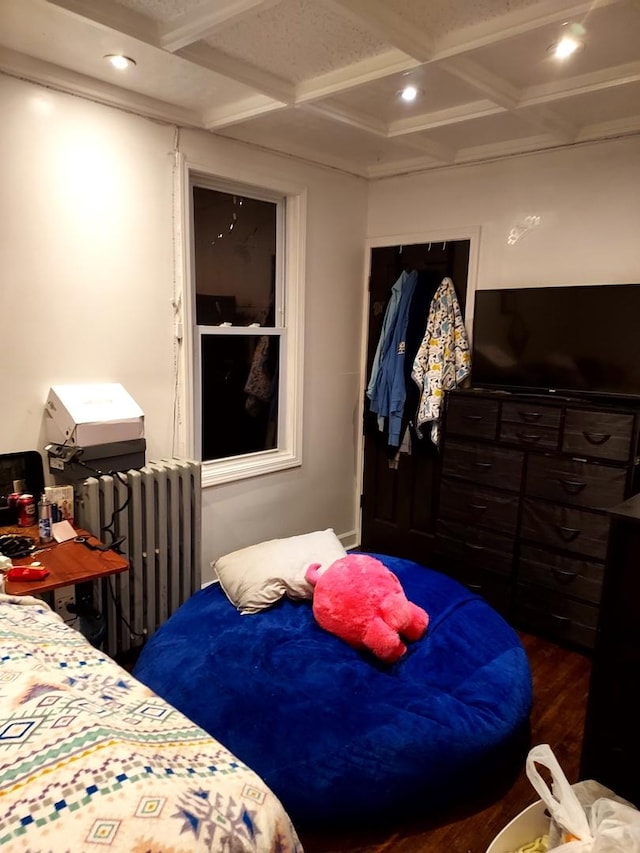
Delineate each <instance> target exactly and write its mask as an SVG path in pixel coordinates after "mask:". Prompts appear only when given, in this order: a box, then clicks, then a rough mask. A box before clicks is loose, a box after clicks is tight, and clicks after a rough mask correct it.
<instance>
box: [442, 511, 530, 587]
mask: <svg viewBox="0 0 640 853" xmlns="http://www.w3.org/2000/svg"><path fill="white" fill-rule="evenodd" d="M513 547H514V539H513V537H510V536H503V535H502V534H500V533H494V532H493V531H492V530H483V529H482V528H481V527H468V526H466V525H463V524H456V523H455V522H452V521H448V520H446V519H441V520H440V521H438V524H437V526H436V552H437V553H438V556H439V557H440V559H441V561H442V562H443V564H444V566H445V569H446V570H447V571H449V570H453V571H454V572H455V571H457V570H458V569H460V568H461V567H463V566H468V567H471V568H474V569H479V570H482V571H487V572H494V573H495V574H499V575H505V576H510V575H511V570H512V567H513Z"/></svg>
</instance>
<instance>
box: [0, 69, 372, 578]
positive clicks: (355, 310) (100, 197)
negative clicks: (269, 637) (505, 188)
mask: <svg viewBox="0 0 640 853" xmlns="http://www.w3.org/2000/svg"><path fill="white" fill-rule="evenodd" d="M0 110H1V112H2V133H1V134H0V187H1V188H2V193H1V199H2V201H1V214H2V232H1V236H0V280H1V287H0V342H1V343H0V345H1V348H2V349H1V351H2V354H3V357H2V369H1V371H0V400H1V411H2V416H1V418H0V452H4V453H7V452H14V451H21V450H31V449H37V450H40V451H41V452H42V448H43V446H44V444H45V443H46V434H45V429H44V415H43V413H44V409H43V406H44V401H45V399H46V395H47V392H48V389H49V387H50V386H51V385H54V384H65V383H80V382H120V383H122V384H123V385H124V387H125V388H126V389H127V390H128V391H129V393H130V394H131V395H132V396H133V397H134V399H135V400H136V401H137V402H138V403H139V405H140V406H141V407H142V409H143V410H144V412H145V427H146V438H147V450H148V453H147V458H148V459H153V458H159V457H161V456H165V455H168V454H170V453H171V451H172V446H173V429H172V427H173V404H174V396H173V388H174V343H173V309H172V306H171V300H172V297H173V293H174V283H173V269H174V267H173V255H172V235H173V222H172V210H173V207H172V186H173V183H172V162H173V160H172V149H173V146H174V128H173V127H170V126H167V125H163V124H161V123H158V122H152V121H148V120H146V119H142V118H139V117H136V116H133V115H130V114H127V113H125V112H121V111H118V110H116V109H112V108H109V107H104V106H101V105H98V104H94V103H91V102H89V101H86V100H83V99H81V98H76V97H72V96H68V95H65V94H60V93H56V92H54V91H51V90H47V89H44V88H41V87H39V86H36V85H32V84H29V83H25V82H22V81H18V80H14V79H12V78H9V77H4V76H0ZM180 149H181V151H182V152H183V153H184V155H185V156H186V158H187V160H188V161H194V162H197V163H198V164H200V165H202V166H207V167H211V168H212V169H214V170H215V171H218V172H219V173H220V174H228V175H229V176H232V175H233V174H234V172H235V171H236V170H237V172H238V173H239V174H240V173H242V174H247V173H249V172H253V173H254V174H256V175H258V174H272V175H276V176H283V177H284V176H286V179H287V180H291V181H295V182H297V183H299V184H301V185H303V186H305V187H306V188H307V193H308V195H307V205H308V207H307V221H308V235H307V256H306V258H307V278H306V297H305V304H306V317H307V322H306V324H305V325H306V332H305V335H306V337H305V355H304V358H305V361H304V370H305V410H304V443H303V465H302V467H301V468H296V469H291V470H289V471H286V472H283V473H281V474H271V475H265V476H262V477H258V478H253V479H248V480H243V481H242V482H239V483H235V484H230V485H225V486H216V487H211V488H208V489H206V490H205V492H204V495H203V555H204V564H203V568H204V574H205V579H206V577H207V576H208V562H209V560H210V559H213V558H214V557H216V556H218V555H219V554H222V553H224V552H226V551H228V550H231V549H233V548H236V547H240V546H244V545H247V544H250V543H252V542H255V541H259V540H260V539H265V538H271V537H276V536H285V535H290V534H294V533H301V532H306V531H308V530H312V529H316V528H321V527H334V528H335V530H336V532H337V533H338V534H339V535H341V536H343V537H344V540H345V541H346V542H347V543H352V542H353V541H355V537H356V526H357V524H358V521H357V517H356V508H355V503H356V502H355V495H356V492H357V491H358V484H357V482H356V477H357V445H358V441H357V439H358V424H357V417H356V412H357V410H358V398H359V366H360V337H359V333H360V320H359V318H360V314H361V299H362V293H361V284H362V270H363V265H364V238H365V222H366V194H367V188H366V184H365V182H364V181H361V180H359V179H356V178H350V177H348V176H344V175H340V174H339V173H337V172H335V171H332V170H325V169H320V168H315V167H311V166H307V165H305V164H303V163H300V162H297V161H293V160H291V159H289V158H285V157H279V156H276V155H271V154H268V153H266V152H260V151H256V150H255V149H250V148H247V147H245V146H243V145H241V144H238V143H232V142H229V141H227V140H223V139H221V138H216V137H214V136H212V135H210V134H207V133H204V132H199V131H189V132H183V133H182V134H181V137H180Z"/></svg>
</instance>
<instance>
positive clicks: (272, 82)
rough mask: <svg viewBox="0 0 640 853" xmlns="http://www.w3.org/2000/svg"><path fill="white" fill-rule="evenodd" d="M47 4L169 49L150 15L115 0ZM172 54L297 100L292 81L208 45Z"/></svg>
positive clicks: (272, 95) (52, 0)
mask: <svg viewBox="0 0 640 853" xmlns="http://www.w3.org/2000/svg"><path fill="white" fill-rule="evenodd" d="M47 2H49V3H51V5H53V6H57V7H59V8H61V9H64V10H65V11H66V12H70V13H72V14H75V15H79V16H81V17H82V18H85V19H86V20H89V21H92V22H93V23H95V24H98V25H99V26H103V27H109V28H110V29H114V30H118V31H119V32H122V33H124V34H126V35H128V36H131V37H132V38H136V39H138V40H139V41H142V42H144V43H145V44H149V45H151V46H152V47H157V48H159V49H160V50H166V48H165V47H164V46H163V45H162V44H161V36H160V32H159V29H158V26H157V24H156V22H155V21H153V20H152V19H151V18H149V17H148V16H147V15H141V14H140V13H138V12H133V11H132V10H131V9H128V8H126V7H125V6H120V5H119V4H118V3H114V2H113V0H47ZM235 2H239V3H241V4H243V5H246V4H247V3H250V2H252V0H235ZM255 2H261V3H263V4H264V3H271V2H272V0H255ZM248 13H249V10H248V9H247V8H244V14H248ZM172 52H173V53H175V55H176V56H180V57H182V58H183V59H186V60H187V61H189V62H192V63H193V64H194V65H199V66H200V67H201V68H207V69H208V70H209V71H215V72H216V73H217V74H220V75H222V76H223V77H227V78H228V79H230V80H235V81H236V82H237V83H243V84H244V85H245V86H249V87H250V88H252V89H254V90H255V91H257V92H259V93H260V94H262V95H267V96H268V97H270V98H274V99H275V100H277V101H281V102H283V103H287V104H290V103H293V101H294V100H295V88H294V86H293V85H291V84H290V83H289V82H288V81H286V80H283V79H282V78H280V77H277V76H276V75H275V74H270V73H269V72H268V71H262V70H261V69H259V68H256V67H255V66H253V65H251V64H250V63H248V62H243V61H242V60H240V59H235V58H234V57H232V56H229V55H228V54H225V53H222V51H219V50H217V49H215V48H213V47H210V46H209V45H208V44H206V43H205V42H198V43H196V44H188V45H187V46H186V47H184V48H180V49H176V50H174V51H172Z"/></svg>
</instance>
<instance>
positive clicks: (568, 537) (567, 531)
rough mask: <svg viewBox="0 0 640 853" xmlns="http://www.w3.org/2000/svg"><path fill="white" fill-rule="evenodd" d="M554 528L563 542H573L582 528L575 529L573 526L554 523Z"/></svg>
mask: <svg viewBox="0 0 640 853" xmlns="http://www.w3.org/2000/svg"><path fill="white" fill-rule="evenodd" d="M556 530H557V531H558V533H559V534H560V536H561V537H562V539H564V541H565V542H573V540H574V539H577V537H578V536H580V534H581V533H582V530H577V529H576V528H575V527H563V526H562V525H561V524H556Z"/></svg>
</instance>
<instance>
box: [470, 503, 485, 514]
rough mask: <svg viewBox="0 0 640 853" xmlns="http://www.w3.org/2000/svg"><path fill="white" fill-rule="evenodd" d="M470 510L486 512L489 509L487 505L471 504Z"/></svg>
mask: <svg viewBox="0 0 640 853" xmlns="http://www.w3.org/2000/svg"><path fill="white" fill-rule="evenodd" d="M469 509H477V510H478V511H479V512H484V511H485V510H486V509H489V507H488V506H487V505H486V504H469Z"/></svg>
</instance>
